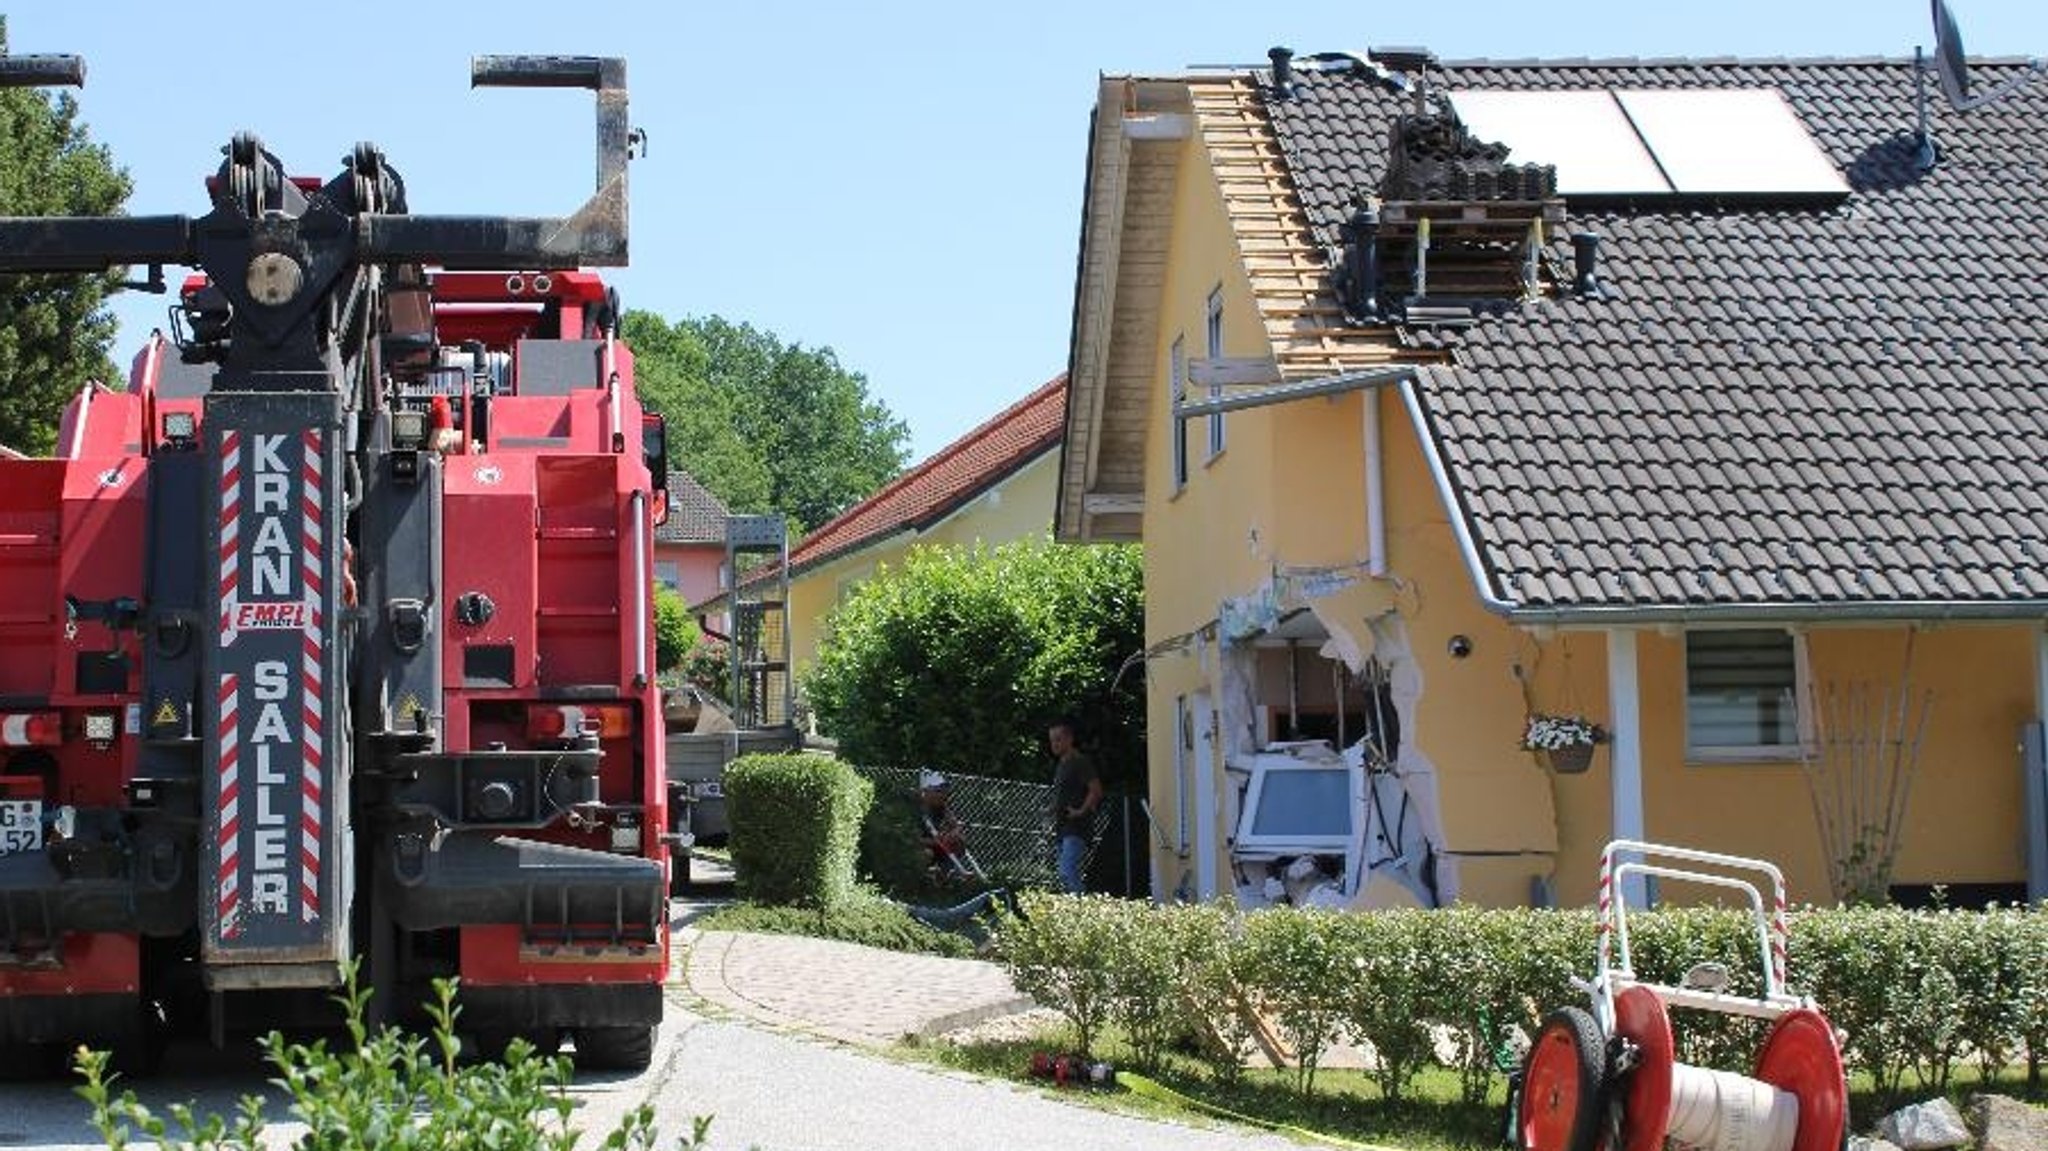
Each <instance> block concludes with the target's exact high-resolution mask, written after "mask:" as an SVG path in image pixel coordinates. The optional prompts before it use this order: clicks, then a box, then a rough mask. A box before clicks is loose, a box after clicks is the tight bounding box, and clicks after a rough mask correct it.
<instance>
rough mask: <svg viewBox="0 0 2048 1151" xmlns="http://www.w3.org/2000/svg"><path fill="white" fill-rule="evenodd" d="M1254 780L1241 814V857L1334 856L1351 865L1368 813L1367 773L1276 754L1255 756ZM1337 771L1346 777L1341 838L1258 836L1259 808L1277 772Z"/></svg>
mask: <svg viewBox="0 0 2048 1151" xmlns="http://www.w3.org/2000/svg"><path fill="white" fill-rule="evenodd" d="M1248 766H1249V769H1250V771H1251V779H1250V780H1249V781H1248V782H1247V783H1246V785H1245V790H1244V803H1243V805H1242V807H1241V808H1240V810H1239V811H1238V813H1237V836H1236V839H1235V840H1234V841H1233V843H1232V845H1231V847H1232V850H1233V851H1234V852H1235V853H1237V854H1239V855H1262V856H1284V855H1334V856H1340V857H1343V858H1345V859H1346V861H1347V864H1348V862H1349V859H1350V856H1351V855H1352V852H1353V850H1354V846H1355V844H1354V840H1356V839H1357V837H1358V826H1359V821H1360V819H1362V818H1363V816H1364V812H1365V790H1364V787H1363V783H1364V778H1365V774H1364V773H1363V772H1360V771H1354V770H1352V768H1351V767H1350V765H1348V764H1346V763H1344V762H1343V761H1342V760H1303V759H1296V758H1294V757H1292V756H1287V755H1277V754H1272V753H1266V754H1261V755H1259V756H1257V757H1255V758H1254V759H1253V760H1252V761H1251V763H1250V764H1249V765H1248ZM1309 771H1322V772H1337V773H1341V774H1342V775H1343V776H1344V781H1345V785H1346V786H1345V791H1346V795H1347V804H1346V807H1345V814H1346V816H1347V821H1346V824H1345V828H1344V831H1343V832H1342V833H1341V834H1337V835H1300V834H1292V833H1279V832H1266V833H1263V834H1261V833H1258V832H1255V831H1253V830H1252V829H1253V828H1254V827H1256V826H1257V825H1258V822H1259V807H1260V805H1261V804H1262V802H1263V801H1264V799H1265V787H1266V781H1267V780H1268V779H1270V778H1271V777H1272V775H1273V773H1274V772H1309Z"/></svg>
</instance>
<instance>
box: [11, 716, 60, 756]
mask: <svg viewBox="0 0 2048 1151" xmlns="http://www.w3.org/2000/svg"><path fill="white" fill-rule="evenodd" d="M63 742H64V717H63V715H62V714H60V713H58V712H54V711H10V712H7V713H5V714H0V747H56V746H57V745H58V744H60V743H63Z"/></svg>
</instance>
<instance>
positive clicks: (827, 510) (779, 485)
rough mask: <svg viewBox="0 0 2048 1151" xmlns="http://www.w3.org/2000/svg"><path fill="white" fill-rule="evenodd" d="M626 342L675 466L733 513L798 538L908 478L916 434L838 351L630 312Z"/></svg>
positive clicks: (746, 328)
mask: <svg viewBox="0 0 2048 1151" xmlns="http://www.w3.org/2000/svg"><path fill="white" fill-rule="evenodd" d="M625 336H626V339H627V341H628V342H629V343H630V344H631V345H632V347H633V354H634V365H635V372H636V380H637V383H638V385H639V390H640V395H641V398H642V401H643V402H645V403H647V404H649V405H650V406H652V407H653V408H654V409H655V410H657V411H659V412H661V413H662V415H664V416H665V417H667V418H668V421H669V428H670V435H669V442H670V443H671V444H673V445H675V447H676V451H675V454H674V457H673V458H674V459H675V461H676V462H677V463H678V464H679V465H680V466H682V467H685V468H687V469H689V472H690V474H691V475H692V476H695V477H696V479H697V481H698V482H699V483H701V484H703V485H704V486H705V487H706V488H709V489H710V490H711V491H712V493H714V494H715V495H717V496H718V497H719V498H720V499H721V500H724V501H725V503H726V506H727V507H730V508H732V509H733V510H734V511H737V512H781V513H782V514H784V515H787V516H789V517H790V519H791V520H793V521H794V523H793V529H794V530H795V531H797V532H798V533H799V534H801V533H802V532H807V531H809V530H811V529H812V528H815V527H817V526H818V525H819V524H822V523H824V522H825V521H826V520H829V519H831V518H832V517H833V516H835V515H838V514H839V513H840V512H842V511H844V510H846V509H847V508H848V507H851V506H852V505H853V504H855V503H858V502H859V501H861V500H863V499H865V498H867V497H868V496H869V495H870V494H872V493H873V492H874V491H875V490H876V489H878V488H880V487H881V486H882V485H883V484H885V483H887V482H889V481H890V480H891V479H894V478H895V476H896V474H897V472H899V471H901V470H902V468H903V464H904V460H905V458H906V456H907V450H906V445H907V444H908V441H909V437H910V432H909V429H908V428H907V427H906V426H905V425H904V423H903V421H901V420H899V419H897V418H895V416H894V415H892V414H891V413H890V411H889V409H888V408H887V407H886V406H885V405H884V404H882V403H881V402H880V401H879V400H876V399H874V398H872V397H871V396H870V395H869V394H868V384H867V378H866V377H865V376H863V375H861V374H860V373H859V372H853V371H848V370H847V369H846V368H845V367H843V366H841V364H840V363H839V359H838V357H837V356H835V355H834V354H833V353H832V350H831V349H830V348H819V349H811V348H805V347H803V346H802V345H800V344H784V343H783V342H782V341H781V340H780V339H778V338H776V337H775V336H774V335H772V334H771V333H768V332H763V331H761V330H759V329H757V328H755V327H753V326H752V325H749V324H734V323H732V322H730V321H728V320H724V319H721V318H719V317H717V316H710V317H706V318H701V319H699V318H690V319H684V320H679V321H677V322H676V323H674V324H670V323H669V322H667V321H666V320H663V319H662V318H661V317H659V316H656V315H652V314H650V313H647V312H628V313H626V318H625Z"/></svg>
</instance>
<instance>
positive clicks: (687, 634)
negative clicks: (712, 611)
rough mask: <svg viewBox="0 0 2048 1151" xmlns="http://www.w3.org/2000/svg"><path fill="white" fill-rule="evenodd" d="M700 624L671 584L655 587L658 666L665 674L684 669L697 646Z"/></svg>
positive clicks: (655, 634)
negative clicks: (692, 616)
mask: <svg viewBox="0 0 2048 1151" xmlns="http://www.w3.org/2000/svg"><path fill="white" fill-rule="evenodd" d="M698 636H699V633H698V631H697V621H695V620H693V619H691V618H690V605H689V603H688V602H686V601H685V600H684V599H683V597H682V595H681V594H680V593H678V592H676V591H674V590H673V589H671V588H670V587H669V586H668V585H667V584H655V585H654V666H655V667H656V668H657V669H658V670H661V671H668V670H669V669H671V668H676V667H681V666H682V664H683V661H684V660H685V659H687V658H688V657H689V655H690V649H692V648H694V647H696V646H697V639H698Z"/></svg>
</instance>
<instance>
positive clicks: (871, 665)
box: [803, 539, 1145, 785]
mask: <svg viewBox="0 0 2048 1151" xmlns="http://www.w3.org/2000/svg"><path fill="white" fill-rule="evenodd" d="M1141 569H1142V562H1141V556H1140V553H1139V552H1138V551H1137V549H1136V548H1135V547H1130V546H1117V547H1107V546H1098V547H1084V548H1077V547H1068V546H1065V545H1061V544H1054V543H1051V542H1049V541H1046V540H1042V539H1041V540H1031V541H1023V542H1019V543H1013V544H1006V545H1004V546H1002V547H999V548H995V549H982V548H975V549H956V548H919V549H916V550H913V551H912V552H911V553H910V555H909V556H908V557H907V558H906V559H905V560H904V561H903V563H902V564H901V565H900V566H896V567H890V568H887V569H884V570H883V571H882V572H881V573H879V574H877V575H876V576H875V577H874V578H873V579H870V580H868V581H866V582H865V583H863V584H861V586H860V587H859V588H857V589H855V591H854V592H853V593H852V594H851V595H849V596H848V597H847V598H846V599H845V600H844V601H843V602H842V603H840V605H839V606H838V607H836V608H834V609H833V612H832V615H831V617H830V619H829V620H828V623H827V636H826V640H825V643H824V645H823V647H821V648H820V650H819V652H818V659H817V662H816V664H815V665H814V666H813V667H812V669H811V670H810V672H809V673H808V674H807V675H806V676H805V678H804V684H803V695H804V698H806V699H808V700H809V701H810V702H811V704H812V706H813V707H814V708H815V709H816V714H817V717H818V724H819V727H820V728H821V730H823V731H824V732H825V733H826V734H828V735H830V736H832V737H833V738H834V739H836V740H838V742H839V752H840V754H841V755H844V756H845V757H846V758H847V759H849V760H851V761H853V762H855V763H860V764H869V765H875V766H897V767H908V766H912V765H917V766H929V767H933V768H937V769H939V770H941V771H948V772H967V773H972V774H977V775H993V776H999V777H1003V778H1007V779H1026V780H1031V781H1034V782H1044V780H1045V779H1046V777H1047V772H1048V767H1047V763H1046V757H1045V750H1044V741H1045V731H1046V728H1047V727H1049V726H1051V724H1052V722H1053V721H1054V720H1055V719H1058V718H1060V717H1061V716H1062V715H1063V714H1066V713H1069V712H1073V713H1077V714H1076V718H1077V719H1079V720H1080V721H1081V724H1082V726H1083V727H1084V728H1085V729H1086V731H1085V732H1084V733H1083V734H1084V735H1087V736H1091V737H1093V738H1092V740H1090V741H1089V747H1088V750H1089V751H1090V752H1091V754H1093V755H1095V756H1096V766H1097V768H1098V770H1100V771H1101V772H1102V776H1103V782H1104V783H1105V784H1110V785H1116V784H1127V785H1142V782H1143V780H1144V770H1145V756H1144V748H1145V735H1144V732H1145V727H1144V725H1145V714H1144V702H1145V701H1144V676H1143V669H1142V668H1137V669H1134V670H1132V671H1131V672H1130V673H1129V674H1125V675H1123V676H1122V677H1121V679H1119V675H1118V673H1119V672H1120V671H1123V663H1124V661H1125V660H1126V659H1128V658H1129V657H1130V656H1131V655H1132V654H1133V653H1135V652H1137V651H1139V650H1140V649H1141V648H1143V647H1144V645H1145V639H1144V614H1145V613H1144V596H1143V573H1142V570H1141ZM1112 687H1114V689H1115V690H1114V691H1112V690H1111V689H1112Z"/></svg>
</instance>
